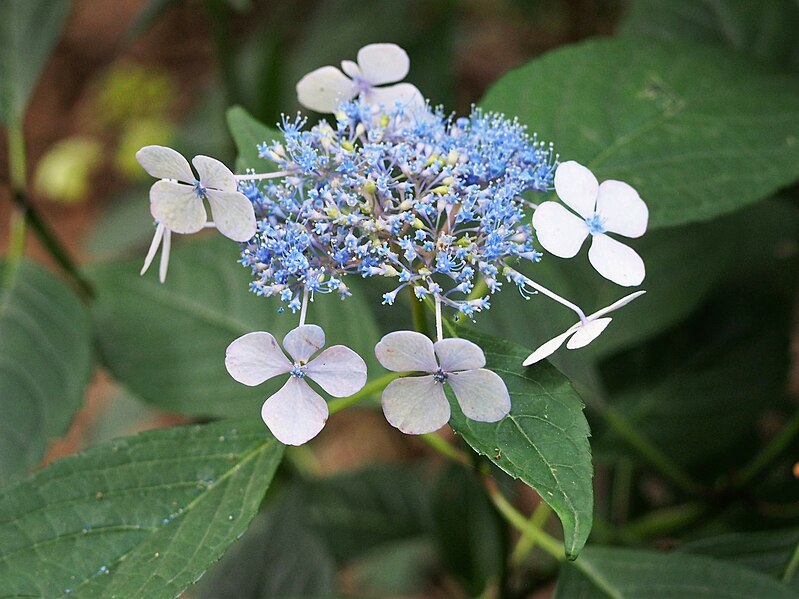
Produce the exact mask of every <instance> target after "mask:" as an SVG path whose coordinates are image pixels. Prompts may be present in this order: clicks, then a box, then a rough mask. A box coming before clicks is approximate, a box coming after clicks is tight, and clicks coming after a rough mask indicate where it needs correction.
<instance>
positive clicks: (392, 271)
mask: <svg viewBox="0 0 799 599" xmlns="http://www.w3.org/2000/svg"><path fill="white" fill-rule="evenodd" d="M385 270H386V272H384V273H383V276H385V277H396V276H397V275H398V274H399V272H397V269H396V268H394V267H393V266H391V265H390V264H389V265H387V266H386V267H385Z"/></svg>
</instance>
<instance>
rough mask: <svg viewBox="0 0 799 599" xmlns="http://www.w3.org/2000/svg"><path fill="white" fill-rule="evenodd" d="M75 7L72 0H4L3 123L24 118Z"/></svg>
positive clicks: (0, 12) (0, 9)
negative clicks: (34, 91) (71, 10)
mask: <svg viewBox="0 0 799 599" xmlns="http://www.w3.org/2000/svg"><path fill="white" fill-rule="evenodd" d="M71 7H72V0H3V1H2V2H0V48H2V49H3V50H2V52H1V53H0V81H2V82H3V84H2V86H0V123H6V124H8V123H10V122H13V121H19V120H21V119H22V115H23V113H24V112H25V107H26V106H27V104H28V100H29V99H30V96H31V94H32V93H33V88H34V87H35V85H36V82H37V81H38V80H39V75H40V74H41V72H42V69H44V66H45V64H47V59H48V58H49V57H50V53H51V52H52V51H53V48H54V47H55V45H56V42H57V41H58V38H59V37H61V31H62V29H63V28H64V25H65V24H66V21H67V17H68V16H69V11H70V9H71Z"/></svg>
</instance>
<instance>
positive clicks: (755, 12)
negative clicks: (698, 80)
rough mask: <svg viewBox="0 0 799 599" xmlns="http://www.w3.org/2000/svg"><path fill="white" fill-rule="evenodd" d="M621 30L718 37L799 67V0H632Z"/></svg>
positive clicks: (671, 37) (692, 38) (663, 36)
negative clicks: (798, 1)
mask: <svg viewBox="0 0 799 599" xmlns="http://www.w3.org/2000/svg"><path fill="white" fill-rule="evenodd" d="M628 5H629V6H628V9H627V13H626V14H625V16H624V19H623V20H622V22H621V24H620V25H619V31H620V32H621V33H623V34H625V35H645V36H647V37H653V38H656V39H660V40H664V41H686V42H712V43H715V44H720V45H724V46H727V47H729V48H733V49H735V50H739V51H741V52H745V53H747V54H751V55H753V56H756V57H758V58H761V59H763V60H767V61H769V62H772V63H774V64H776V65H779V66H783V67H786V68H789V69H792V70H794V71H799V36H797V35H796V32H797V31H799V4H797V3H796V1H795V0H760V2H751V1H750V0H632V2H629V3H628Z"/></svg>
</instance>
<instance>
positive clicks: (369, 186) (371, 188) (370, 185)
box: [363, 179, 377, 194]
mask: <svg viewBox="0 0 799 599" xmlns="http://www.w3.org/2000/svg"><path fill="white" fill-rule="evenodd" d="M375 189H377V185H376V184H375V182H374V181H372V180H371V179H367V180H366V183H364V184H363V190H364V192H366V193H368V194H373V193H374V192H375Z"/></svg>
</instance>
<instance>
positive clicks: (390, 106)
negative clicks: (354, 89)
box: [361, 83, 424, 111]
mask: <svg viewBox="0 0 799 599" xmlns="http://www.w3.org/2000/svg"><path fill="white" fill-rule="evenodd" d="M361 97H362V98H363V99H364V100H366V101H367V102H368V103H369V104H372V105H373V106H382V107H383V108H384V109H385V110H386V111H391V110H394V106H395V105H396V104H399V105H400V106H401V107H403V108H414V107H419V106H424V96H422V92H420V91H419V90H418V89H417V88H416V86H415V85H411V84H410V83H397V84H396V85H389V86H388V87H374V88H372V89H370V90H368V91H366V92H365V93H364V94H363V95H362V96H361Z"/></svg>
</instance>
